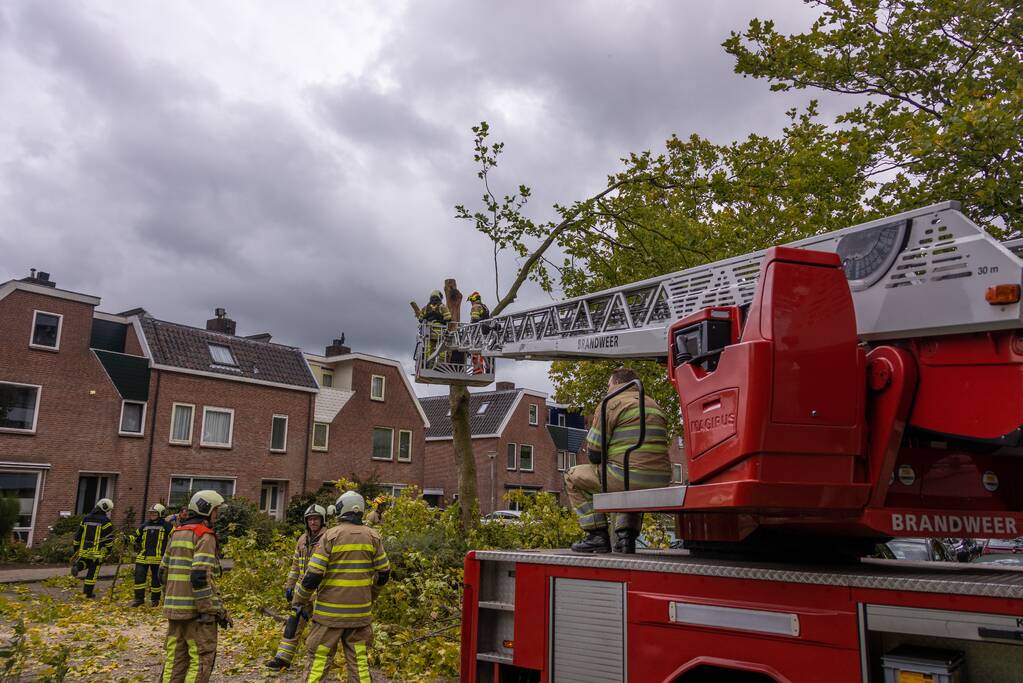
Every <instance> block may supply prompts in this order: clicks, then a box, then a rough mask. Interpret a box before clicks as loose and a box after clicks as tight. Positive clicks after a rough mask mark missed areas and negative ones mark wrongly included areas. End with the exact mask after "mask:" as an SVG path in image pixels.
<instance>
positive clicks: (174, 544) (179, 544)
mask: <svg viewBox="0 0 1023 683" xmlns="http://www.w3.org/2000/svg"><path fill="white" fill-rule="evenodd" d="M170 547H172V548H188V549H189V550H194V549H195V543H192V542H191V541H171V544H170Z"/></svg>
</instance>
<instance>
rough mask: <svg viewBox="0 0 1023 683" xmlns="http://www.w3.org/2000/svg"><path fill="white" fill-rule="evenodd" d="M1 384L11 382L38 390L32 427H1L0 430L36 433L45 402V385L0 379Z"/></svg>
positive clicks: (15, 432)
mask: <svg viewBox="0 0 1023 683" xmlns="http://www.w3.org/2000/svg"><path fill="white" fill-rule="evenodd" d="M0 384H9V385H11V386H15V387H31V388H33V389H35V390H36V410H35V414H34V415H33V416H32V429H19V428H17V427H0V432H7V433H9V434H35V433H36V427H38V426H39V409H40V408H41V407H42V404H43V387H42V385H41V384H26V383H24V382H7V381H0Z"/></svg>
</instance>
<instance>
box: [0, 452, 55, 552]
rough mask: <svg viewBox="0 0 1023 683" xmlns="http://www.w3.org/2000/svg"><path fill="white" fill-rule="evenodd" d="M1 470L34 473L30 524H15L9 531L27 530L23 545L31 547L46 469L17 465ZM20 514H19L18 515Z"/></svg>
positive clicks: (11, 472)
mask: <svg viewBox="0 0 1023 683" xmlns="http://www.w3.org/2000/svg"><path fill="white" fill-rule="evenodd" d="M2 470H3V471H4V472H6V473H9V474H34V475H36V494H35V497H34V498H33V500H32V526H16V527H14V528H13V529H11V531H13V532H19V531H21V532H27V534H26V536H25V545H27V546H28V547H32V541H33V538H34V537H35V528H36V526H38V524H39V499H40V498H42V497H43V486H44V485H45V474H46V470H43V469H34V468H33V469H22V468H18V467H10V468H8V467H4V468H2ZM18 516H19V517H20V516H21V515H20V514H19V515H18Z"/></svg>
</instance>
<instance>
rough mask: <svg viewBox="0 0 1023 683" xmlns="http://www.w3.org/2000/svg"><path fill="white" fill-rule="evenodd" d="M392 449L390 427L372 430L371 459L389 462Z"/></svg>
mask: <svg viewBox="0 0 1023 683" xmlns="http://www.w3.org/2000/svg"><path fill="white" fill-rule="evenodd" d="M393 447H394V430H393V429H391V428H390V427H375V428H374V429H373V459H374V460H391V459H392V458H393V456H392V455H391V453H392V452H393V450H392V449H393Z"/></svg>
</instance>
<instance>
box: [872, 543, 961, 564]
mask: <svg viewBox="0 0 1023 683" xmlns="http://www.w3.org/2000/svg"><path fill="white" fill-rule="evenodd" d="M874 557H880V558H882V559H885V560H916V561H918V562H955V561H956V557H955V553H954V552H953V551H952V550H951V549H950V548H949V547H948V546H947V545H945V543H943V542H942V541H941V539H937V538H893V539H892V540H890V541H888V542H887V543H879V544H878V545H877V551H876V553H875V554H874Z"/></svg>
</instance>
